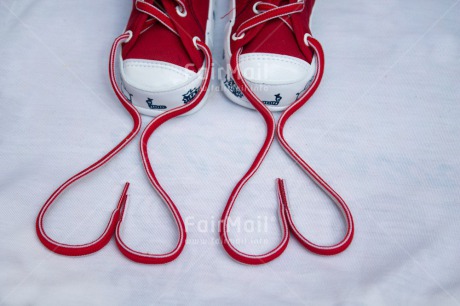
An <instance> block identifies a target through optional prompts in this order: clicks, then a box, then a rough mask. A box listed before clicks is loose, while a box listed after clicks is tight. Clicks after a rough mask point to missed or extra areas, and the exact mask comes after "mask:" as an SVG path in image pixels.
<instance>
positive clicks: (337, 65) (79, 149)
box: [0, 0, 460, 305]
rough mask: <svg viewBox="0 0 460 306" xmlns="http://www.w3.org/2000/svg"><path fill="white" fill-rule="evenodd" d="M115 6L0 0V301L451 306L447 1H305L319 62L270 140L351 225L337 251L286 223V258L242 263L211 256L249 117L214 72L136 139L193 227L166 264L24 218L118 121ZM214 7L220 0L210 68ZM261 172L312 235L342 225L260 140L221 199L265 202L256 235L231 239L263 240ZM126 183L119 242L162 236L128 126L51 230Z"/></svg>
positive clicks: (454, 158) (271, 198)
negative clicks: (315, 84)
mask: <svg viewBox="0 0 460 306" xmlns="http://www.w3.org/2000/svg"><path fill="white" fill-rule="evenodd" d="M130 8H131V1H130V0H118V1H114V0H98V1H89V0H87V1H55V0H42V1H32V0H16V1H15V0H0V42H1V43H0V58H1V60H0V116H1V117H0V131H1V132H0V199H1V207H2V213H1V214H0V221H1V222H0V271H1V272H0V299H1V303H2V304H4V305H30V304H36V305H64V304H65V305H82V304H84V305H96V304H98V305H100V304H106V305H130V304H152V305H154V304H185V303H188V304H193V305H197V304H216V303H219V304H233V303H237V302H238V303H240V304H252V305H253V304H261V305H270V304H280V303H289V304H295V305H299V304H306V305H460V265H459V254H460V239H459V236H460V227H459V225H458V218H459V217H460V208H459V204H460V203H459V198H460V197H459V196H460V192H459V182H460V177H459V170H460V162H459V159H458V156H459V153H460V144H459V136H460V132H459V125H460V123H459V118H460V106H459V102H460V87H459V86H458V82H459V81H460V60H459V54H460V23H459V22H458V16H460V5H459V1H458V0H457V1H454V0H442V1H441V0H439V1H428V0H426V1H415V0H411V1H406V0H389V1H381V2H377V1H366V0H352V1H320V0H318V1H317V5H316V8H315V11H314V15H313V22H312V29H313V33H314V35H315V36H316V37H317V38H318V39H319V40H320V41H321V42H322V43H323V46H324V49H325V53H326V61H327V62H326V73H325V76H324V79H323V82H322V85H321V86H320V89H319V90H318V92H317V93H316V95H315V96H314V97H313V98H312V99H311V101H310V102H309V103H308V104H307V105H306V106H305V107H304V108H303V109H301V110H300V111H299V112H298V114H296V115H295V116H294V117H293V118H292V120H291V121H290V122H289V123H288V125H287V128H286V137H287V139H288V140H289V141H290V142H291V143H292V144H293V146H294V147H295V148H296V149H297V150H298V152H299V153H300V154H301V156H303V157H304V158H305V159H306V160H307V161H308V162H310V164H311V165H312V166H313V167H314V168H315V169H316V170H317V171H318V172H319V173H320V174H321V175H322V176H323V177H324V178H325V179H326V181H328V182H329V183H330V184H331V185H332V186H333V187H334V188H335V189H336V190H337V191H338V192H339V193H340V194H341V195H342V196H343V198H344V199H345V200H346V201H347V202H348V204H349V206H350V208H351V210H352V212H353V214H354V218H355V224H356V235H355V239H354V242H353V244H352V245H351V246H350V248H349V249H348V250H347V251H346V252H344V253H342V254H340V255H337V256H333V257H321V256H317V255H314V254H312V253H310V252H308V251H306V250H305V249H303V248H302V247H301V246H300V244H299V243H297V241H295V240H294V239H291V242H290V244H289V246H288V248H287V250H286V252H285V253H284V254H283V255H282V257H280V258H279V259H278V260H275V261H274V262H272V263H270V264H267V265H264V266H256V267H254V266H246V265H241V264H239V263H236V262H235V261H233V260H231V259H230V257H229V256H228V255H227V254H226V253H225V252H224V250H223V249H222V247H221V246H220V245H219V244H218V234H217V232H216V230H215V227H216V225H217V220H218V219H219V217H220V214H221V212H222V209H223V207H224V204H225V202H226V200H227V197H228V196H229V194H230V192H231V189H232V188H233V186H234V185H235V183H236V182H237V180H238V179H239V178H240V177H241V176H242V174H243V173H244V172H245V171H246V169H247V168H248V167H249V165H250V163H251V161H252V160H253V158H254V157H255V154H256V152H257V150H258V148H259V146H260V145H261V143H262V140H263V137H264V133H265V127H264V123H263V121H262V119H261V118H260V116H259V115H258V114H257V113H256V112H254V111H250V110H247V109H244V108H242V107H239V106H237V105H235V104H232V103H230V102H229V101H227V99H226V98H225V97H224V96H223V94H222V93H221V92H219V91H218V90H217V89H216V88H215V92H214V93H213V94H212V96H211V97H210V100H209V102H208V104H207V105H206V106H205V107H204V108H203V109H202V110H201V111H200V112H198V113H196V114H195V115H193V116H189V117H184V118H179V119H176V120H174V121H171V122H169V123H167V124H165V125H164V127H162V128H161V129H160V130H159V131H158V132H157V133H156V134H154V136H153V137H152V139H151V142H150V146H149V147H150V152H151V158H152V160H153V163H154V168H155V170H156V171H157V174H158V177H159V178H160V181H161V182H162V183H163V185H164V187H165V188H166V190H167V191H168V192H169V193H170V195H171V197H172V198H173V199H174V200H175V201H176V203H177V205H178V207H179V209H180V211H181V212H182V214H183V216H184V218H188V220H189V222H188V226H187V227H188V238H189V239H191V240H190V242H189V243H188V245H187V246H186V248H185V250H184V252H183V253H182V255H181V256H180V257H179V258H178V259H177V260H176V261H174V262H173V263H170V264H167V265H161V266H146V265H141V264H136V263H134V262H131V261H129V260H128V259H126V258H125V257H123V256H122V255H121V253H120V252H119V251H118V249H117V248H116V246H115V243H114V241H113V240H112V241H111V242H110V243H109V244H108V245H107V247H105V248H104V249H103V250H101V251H100V252H98V253H96V254H93V255H90V256H85V257H80V258H69V257H64V256H60V255H56V254H54V253H51V252H50V251H48V250H47V249H46V248H45V247H43V246H42V245H41V244H40V243H39V241H38V239H37V237H36V234H35V229H34V224H35V218H36V215H37V213H38V211H39V209H40V207H41V206H42V204H43V203H44V201H45V200H46V199H47V197H48V196H49V195H50V194H51V192H52V191H53V190H54V189H55V188H56V187H57V186H58V185H60V184H61V183H62V182H63V181H64V180H65V179H67V178H69V177H70V176H71V175H73V174H74V173H76V172H77V171H79V170H81V169H82V168H84V167H86V166H87V165H89V164H90V163H92V162H94V161H95V160H97V159H98V158H99V157H100V156H102V155H103V154H105V153H106V152H107V151H108V150H109V149H110V148H112V147H113V145H114V144H116V143H117V142H118V141H120V140H121V139H122V138H124V136H125V134H126V133H127V132H128V131H129V130H130V126H131V122H130V119H129V118H130V117H129V116H128V115H127V114H126V112H125V111H124V109H123V108H122V107H121V106H120V104H119V102H118V101H117V99H116V97H115V95H114V94H113V92H112V89H111V87H110V84H109V80H108V74H107V61H108V52H109V49H110V46H111V44H112V41H113V39H114V38H115V37H116V36H117V35H119V34H120V33H121V32H122V31H123V29H124V27H125V23H126V21H127V18H128V15H129V13H130ZM226 8H227V5H226V3H225V1H222V0H219V1H218V7H217V14H216V15H217V17H218V24H217V26H216V34H215V46H214V55H215V61H216V65H217V66H219V65H221V64H222V63H221V61H222V60H221V54H222V51H221V50H222V43H223V31H222V30H223V26H224V23H225V20H221V19H220V18H219V17H220V16H223V15H224V14H225V13H226ZM214 86H217V81H216V80H215V81H214ZM143 119H144V124H145V123H146V122H148V121H149V119H150V118H148V117H144V118H143ZM276 177H283V178H285V179H286V180H287V185H288V186H287V187H288V189H289V196H290V204H291V206H292V207H293V210H294V211H295V220H296V222H297V224H298V225H299V227H300V228H301V229H302V231H303V232H304V233H305V234H306V235H307V236H308V237H311V239H312V240H313V241H315V242H318V243H333V242H336V241H338V240H339V239H340V238H341V235H342V233H343V231H344V224H343V220H342V219H341V218H340V214H339V212H338V210H337V209H335V208H334V206H333V205H332V203H331V202H329V200H328V199H327V198H326V197H325V196H324V195H323V194H322V193H321V192H320V190H319V189H318V188H317V187H315V186H314V185H313V184H312V183H311V182H310V181H309V180H308V179H307V178H306V177H305V176H304V174H303V173H302V172H301V170H300V169H299V168H298V167H297V166H296V165H295V164H294V163H293V162H292V161H291V160H290V159H289V158H288V157H287V156H286V155H285V154H284V152H283V151H282V150H281V149H280V147H279V146H278V145H277V144H275V145H274V146H273V147H272V150H271V152H270V154H269V155H268V157H267V159H266V161H265V163H264V164H263V167H262V168H261V169H260V171H259V172H258V174H257V175H256V176H255V178H254V179H253V180H252V181H251V182H250V184H248V185H247V187H246V188H245V189H244V190H243V192H242V194H241V196H240V198H239V200H238V202H237V207H236V209H235V211H234V216H240V217H241V218H242V220H243V221H244V220H246V221H247V220H249V221H251V220H252V221H254V220H255V221H257V220H258V218H259V219H262V220H263V219H264V218H265V217H267V218H268V222H267V226H268V232H265V231H263V232H261V233H257V232H254V233H236V232H235V231H233V232H232V237H233V238H241V239H242V238H244V237H246V238H247V239H248V241H246V243H242V244H240V245H239V246H240V247H241V249H242V250H245V251H248V252H254V253H261V252H264V251H267V250H269V249H270V248H271V247H273V246H274V245H276V244H277V243H278V240H279V238H280V232H279V228H278V224H277V221H276V220H275V219H273V217H274V216H275V214H276V208H277V203H276V196H275V189H274V188H275V183H274V180H275V178H276ZM125 181H130V182H131V184H132V186H131V189H130V199H129V203H128V213H127V217H126V223H125V227H124V233H123V235H124V237H125V239H126V241H127V243H128V244H129V245H130V246H133V247H135V248H137V249H139V250H144V251H151V252H161V251H167V250H169V249H170V248H171V247H173V245H174V244H175V239H176V238H177V233H176V229H175V227H174V223H173V222H172V220H171V219H170V217H169V213H168V211H167V209H166V208H165V207H164V205H163V204H162V203H161V202H159V199H158V197H157V196H156V194H155V193H154V191H153V190H152V189H151V187H150V186H149V185H148V183H147V181H146V176H145V174H144V171H143V169H142V166H141V160H140V155H139V150H138V138H137V139H136V140H135V141H134V142H133V143H132V144H131V145H130V146H129V147H128V148H127V149H126V150H124V151H123V152H122V153H121V154H119V155H118V156H117V157H116V158H115V159H114V160H113V161H112V162H111V163H110V164H109V165H107V166H105V167H104V168H102V169H101V170H100V171H98V172H97V173H95V174H94V175H91V176H90V177H88V178H87V179H85V180H83V181H81V182H80V183H78V184H77V185H75V186H74V187H73V188H71V189H70V190H69V191H68V192H66V193H65V194H64V195H63V196H62V197H61V198H60V199H59V200H58V201H57V202H56V206H54V207H53V209H52V210H51V211H50V213H49V215H48V216H47V218H46V222H45V224H46V227H47V229H48V231H49V234H50V235H51V236H52V237H53V238H55V239H58V240H60V241H66V242H70V243H83V242H87V241H90V240H91V239H94V238H96V237H98V236H99V234H100V232H101V231H102V229H103V228H104V227H105V223H106V222H107V219H108V217H109V214H110V212H111V211H112V209H113V208H114V207H115V205H116V201H117V199H118V197H119V194H120V192H121V190H122V187H123V184H124V182H125ZM206 224H208V225H209V227H208V229H206V228H204V227H205V225H206ZM210 225H212V226H210ZM256 238H261V239H266V241H265V242H264V243H262V244H257V243H255V242H254V241H252V242H251V240H250V239H256Z"/></svg>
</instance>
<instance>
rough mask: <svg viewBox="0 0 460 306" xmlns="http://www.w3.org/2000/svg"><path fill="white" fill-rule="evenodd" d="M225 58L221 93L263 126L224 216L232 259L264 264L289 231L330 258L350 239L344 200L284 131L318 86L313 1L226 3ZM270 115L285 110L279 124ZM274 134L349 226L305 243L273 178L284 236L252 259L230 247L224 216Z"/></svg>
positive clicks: (223, 232)
mask: <svg viewBox="0 0 460 306" xmlns="http://www.w3.org/2000/svg"><path fill="white" fill-rule="evenodd" d="M229 2H230V6H231V7H230V14H229V15H230V21H229V23H228V25H227V32H226V40H225V46H224V48H225V50H224V57H225V61H226V63H227V74H226V76H225V77H224V79H223V80H221V81H222V90H223V91H224V93H225V94H226V96H227V97H228V98H229V99H230V100H231V101H233V102H235V103H237V104H239V105H242V106H245V107H249V108H255V109H256V110H257V111H258V112H260V113H261V115H262V116H263V118H264V120H265V122H266V125H267V135H266V138H265V142H264V144H263V146H262V148H261V149H260V151H259V154H258V155H257V157H256V159H255V161H254V162H253V164H252V166H251V168H250V169H249V170H248V172H247V173H246V174H245V175H244V177H243V178H242V179H241V180H240V181H239V183H238V184H237V185H236V186H235V188H234V190H233V192H232V194H231V196H230V198H229V200H228V202H227V205H226V207H225V210H224V212H223V214H222V218H221V225H220V237H221V240H222V243H223V246H224V248H225V250H226V251H227V252H228V253H229V254H230V256H232V257H233V258H234V259H236V260H238V261H240V262H243V263H247V264H262V263H267V262H269V261H271V260H273V259H275V258H277V257H278V256H280V255H281V254H282V252H283V251H284V250H285V248H286V247H287V244H288V242H289V231H290V232H292V234H293V235H294V236H295V237H296V238H297V239H298V240H299V241H300V242H301V243H302V244H303V245H304V246H305V247H306V248H307V249H309V250H310V251H312V252H314V253H317V254H321V255H333V254H337V253H340V252H342V251H343V250H345V249H346V248H347V247H348V246H349V244H350V243H351V241H352V239H353V231H354V226H353V219H352V216H351V213H350V210H349V209H348V206H347V205H346V203H345V202H344V200H343V199H342V198H341V197H340V196H339V195H338V194H337V193H336V192H335V191H334V190H333V189H332V188H331V187H330V186H329V185H328V184H327V183H326V182H325V181H324V180H323V179H322V178H321V177H319V175H318V174H317V173H316V172H315V171H314V170H313V169H312V168H311V167H310V166H309V165H308V164H307V163H306V162H305V161H304V160H303V159H302V158H301V157H300V156H299V155H298V154H297V153H296V152H295V151H294V150H293V149H292V148H291V147H290V146H289V144H288V143H287V142H286V140H285V138H284V135H283V128H284V125H285V123H286V121H287V120H288V119H289V117H290V116H291V115H292V114H293V113H294V112H295V111H296V110H298V109H299V108H300V107H301V106H302V105H304V104H305V103H306V102H307V101H308V99H309V98H310V97H311V96H312V95H313V93H314V92H315V91H316V89H317V88H318V85H319V83H320V81H321V78H322V75H323V71H324V54H323V50H322V47H321V45H320V43H319V42H318V41H317V40H316V39H314V38H313V37H312V36H311V31H310V26H309V23H310V16H311V13H312V9H313V5H314V0H269V1H257V0H230V1H229ZM270 111H284V112H283V113H282V114H281V116H280V119H279V121H278V124H276V122H275V119H274V117H273V115H272V114H271V112H270ZM275 133H276V135H277V137H278V140H279V142H280V144H281V145H282V147H283V148H284V149H285V151H286V152H287V153H288V155H289V156H291V157H292V158H293V159H294V160H295V161H296V162H297V163H298V164H299V166H300V167H301V168H302V169H303V170H304V171H305V172H306V173H307V174H308V175H309V176H310V177H311V179H312V180H313V181H314V182H315V183H316V184H318V186H320V187H321V188H322V189H323V190H324V192H325V193H326V194H327V195H328V196H329V197H330V198H331V199H332V200H333V202H334V203H335V204H336V205H337V206H338V207H339V208H340V209H341V211H342V212H343V215H344V218H345V220H346V223H347V231H346V234H345V237H344V238H343V240H342V241H341V242H340V243H338V244H336V245H332V246H320V245H317V244H314V243H312V242H310V241H309V240H308V239H306V238H305V237H304V236H303V235H302V234H301V233H300V231H299V230H298V229H297V228H296V226H295V224H294V222H293V219H292V216H291V213H290V211H289V207H288V202H287V197H286V193H285V188H284V181H283V180H281V179H278V180H277V186H278V199H279V205H280V208H279V213H280V219H281V224H282V231H283V237H282V239H281V242H280V243H279V245H278V246H277V247H276V248H275V249H273V250H271V251H270V252H268V253H266V254H262V255H250V254H245V253H243V252H241V251H239V250H238V249H237V248H236V247H235V246H233V245H232V243H231V241H230V239H229V236H228V232H227V226H228V224H227V223H228V218H229V216H230V213H231V210H232V208H233V205H234V203H235V200H236V198H237V197H238V194H239V192H240V190H241V189H242V188H243V186H244V184H245V183H246V182H247V181H248V180H249V179H250V178H251V176H252V175H253V174H254V173H255V172H256V171H257V169H258V168H259V166H260V164H261V163H262V161H263V159H264V157H265V155H266V154H267V152H268V150H269V148H270V145H271V143H272V142H273V139H274V138H275Z"/></svg>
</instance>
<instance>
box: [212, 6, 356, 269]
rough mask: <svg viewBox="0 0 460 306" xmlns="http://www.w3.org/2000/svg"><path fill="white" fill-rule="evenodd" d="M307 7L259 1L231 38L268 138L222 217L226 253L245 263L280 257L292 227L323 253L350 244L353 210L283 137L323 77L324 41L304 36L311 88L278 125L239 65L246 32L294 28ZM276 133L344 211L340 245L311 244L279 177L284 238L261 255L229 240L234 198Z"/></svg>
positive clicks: (243, 85) (234, 63)
mask: <svg viewBox="0 0 460 306" xmlns="http://www.w3.org/2000/svg"><path fill="white" fill-rule="evenodd" d="M304 8H305V4H304V3H303V1H297V2H295V3H289V4H286V5H280V6H277V5H274V4H272V3H265V2H262V1H259V2H257V3H255V4H254V11H256V12H258V14H257V15H256V16H254V17H253V18H250V19H249V20H246V21H244V22H243V23H242V24H241V25H240V26H239V27H238V28H237V29H236V31H235V32H234V33H233V35H232V40H233V43H234V46H233V48H232V49H234V50H236V52H233V54H232V57H231V59H230V66H231V68H232V75H233V78H234V80H235V82H236V84H237V85H238V87H239V88H240V89H241V91H242V92H243V94H244V95H245V97H246V98H247V99H248V100H249V102H250V103H251V104H252V106H253V107H254V108H255V109H256V110H257V111H258V112H259V113H260V114H261V115H262V117H263V119H264V120H265V123H266V126H267V135H266V137H265V141H264V143H263V145H262V147H261V149H260V151H259V153H258V154H257V156H256V158H255V160H254V162H253V163H252V165H251V167H250V168H249V170H248V171H247V172H246V174H245V175H244V176H243V177H242V178H241V180H240V181H239V182H238V183H237V184H236V186H235V187H234V189H233V191H232V193H231V195H230V197H229V199H228V202H227V205H226V206H225V209H224V212H223V214H222V217H221V222H220V238H221V240H222V243H223V246H224V248H225V250H226V251H227V253H228V254H229V255H230V256H231V257H232V258H234V259H236V260H238V261H240V262H242V263H245V264H253V265H257V264H263V263H267V262H270V261H272V260H274V259H275V258H277V257H279V256H280V255H281V254H282V253H283V252H284V250H285V249H286V247H287V245H288V242H289V230H290V231H291V232H292V233H293V235H294V236H295V237H296V238H297V239H298V241H299V242H300V243H301V244H302V245H303V246H304V247H305V248H307V249H308V250H310V251H312V252H314V253H316V254H320V255H334V254H337V253H340V252H342V251H344V250H345V249H346V248H347V247H348V246H349V245H350V243H351V241H352V239H353V233H354V224H353V218H352V215H351V212H350V210H349V208H348V206H347V204H346V203H345V201H344V200H343V199H342V198H341V197H340V195H339V194H337V192H335V191H334V190H333V189H332V188H331V187H330V186H329V185H328V184H327V183H326V182H325V181H324V180H323V179H322V178H321V177H320V176H319V175H318V174H317V173H316V172H315V171H314V170H313V169H312V168H311V167H310V166H309V165H308V164H307V163H306V162H305V161H304V160H303V159H302V158H301V157H300V156H299V155H298V154H297V153H296V152H295V151H294V149H292V147H291V146H290V145H289V144H288V142H287V141H286V139H285V138H284V126H285V124H286V122H287V120H288V119H289V118H290V117H291V116H292V115H293V114H294V113H295V112H296V111H297V110H298V109H299V108H301V107H302V106H303V105H304V104H305V103H306V102H307V101H308V100H309V99H310V97H311V96H312V95H313V94H314V92H315V91H316V89H317V88H318V86H319V84H320V82H321V79H322V77H323V73H324V53H323V49H322V47H321V44H320V43H319V42H318V41H317V40H316V39H314V38H313V37H311V35H310V34H309V33H306V34H305V35H304V43H305V45H306V46H308V47H310V48H312V49H313V51H314V54H315V57H314V60H316V74H315V76H314V78H313V80H312V82H311V83H310V85H309V87H308V88H307V89H306V90H305V91H304V92H303V93H302V94H301V95H300V96H299V98H298V99H297V100H296V101H294V102H293V103H292V104H291V105H290V106H289V107H288V108H287V109H286V110H285V111H284V112H283V113H282V115H281V117H280V119H279V121H278V124H276V122H275V119H274V117H273V115H272V113H271V112H270V110H269V109H268V108H267V107H266V106H265V104H264V103H263V102H262V101H261V100H260V99H259V98H258V97H257V96H256V95H255V94H254V92H253V91H252V90H251V88H250V87H249V85H248V84H247V82H246V80H245V79H244V77H243V76H242V75H241V71H240V67H239V57H240V55H241V53H242V50H243V47H244V45H245V44H246V43H247V41H246V42H244V41H243V40H244V37H245V36H246V33H247V32H248V31H250V30H251V29H253V28H255V27H256V26H258V25H261V24H263V23H265V22H267V21H270V20H274V19H277V18H279V19H280V20H281V21H282V22H284V23H285V24H287V25H288V26H289V28H290V29H291V30H292V31H294V25H293V24H292V20H291V16H292V15H293V14H296V13H299V12H302V11H303V9H304ZM275 133H276V136H277V137H278V141H279V143H280V144H281V145H282V147H283V148H284V150H285V151H286V152H287V154H288V155H289V156H290V157H291V158H292V159H293V160H294V161H295V162H296V163H297V164H298V165H299V166H300V167H301V168H302V169H303V170H304V171H305V172H306V174H307V175H308V176H309V177H310V178H311V179H312V180H313V181H314V182H315V183H316V184H317V185H318V186H319V187H321V189H322V190H323V191H324V192H325V193H326V194H327V195H328V196H329V197H330V198H331V199H332V200H333V202H334V203H335V205H337V207H338V208H339V209H340V210H341V212H342V214H343V216H344V219H345V221H346V225H347V230H346V234H345V236H344V238H343V239H342V241H340V242H339V243H337V244H334V245H331V246H321V245H318V244H315V243H312V242H311V241H309V240H308V239H307V238H305V236H304V235H302V234H301V233H300V231H299V230H298V229H297V227H296V226H295V224H294V221H293V218H292V215H291V211H290V210H289V206H288V202H287V197H286V191H285V187H284V181H283V180H282V179H277V186H278V188H277V189H278V199H279V214H280V221H281V227H282V239H281V241H280V243H279V244H278V245H277V246H276V247H275V248H274V249H273V250H271V251H269V252H267V253H265V254H261V255H250V254H247V253H244V252H242V251H240V250H238V249H237V248H236V247H235V246H234V245H233V244H232V243H231V241H230V238H229V235H228V229H227V227H228V219H229V217H230V213H231V211H232V208H233V206H234V205H235V201H236V199H237V197H238V194H239V193H240V191H241V189H242V188H243V187H244V185H245V184H246V183H247V182H248V181H249V179H250V178H251V177H252V176H253V175H254V174H255V173H256V171H257V169H258V168H259V167H260V165H261V164H262V162H263V160H264V158H265V156H266V155H267V153H268V151H269V149H270V146H271V144H272V142H273V140H274V138H275Z"/></svg>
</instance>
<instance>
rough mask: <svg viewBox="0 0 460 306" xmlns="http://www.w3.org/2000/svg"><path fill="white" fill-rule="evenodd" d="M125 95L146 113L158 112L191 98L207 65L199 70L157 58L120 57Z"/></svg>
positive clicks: (188, 100) (154, 113) (154, 114)
mask: <svg viewBox="0 0 460 306" xmlns="http://www.w3.org/2000/svg"><path fill="white" fill-rule="evenodd" d="M120 62H121V63H122V64H121V67H120V70H121V78H122V82H123V84H122V89H123V93H124V94H125V96H126V97H127V98H128V99H129V100H130V101H131V103H133V105H134V106H136V108H137V109H138V110H139V112H141V113H142V114H145V115H151V116H156V115H158V114H160V113H162V112H164V111H167V110H169V109H171V108H175V107H177V106H181V105H183V104H185V103H188V102H190V101H191V100H192V99H193V98H194V97H195V95H196V94H197V93H198V90H199V88H200V86H201V82H202V80H203V76H204V68H202V69H200V70H199V71H198V72H197V73H195V72H193V71H191V70H189V69H187V68H184V67H180V66H177V65H174V64H171V63H166V62H162V61H154V60H141V59H127V60H124V61H120Z"/></svg>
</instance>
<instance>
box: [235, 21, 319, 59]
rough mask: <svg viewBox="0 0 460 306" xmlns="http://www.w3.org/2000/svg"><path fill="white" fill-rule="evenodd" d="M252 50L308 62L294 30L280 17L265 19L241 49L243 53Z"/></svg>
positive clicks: (252, 51)
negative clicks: (262, 25)
mask: <svg viewBox="0 0 460 306" xmlns="http://www.w3.org/2000/svg"><path fill="white" fill-rule="evenodd" d="M254 52H259V53H274V54H280V55H288V56H292V57H296V58H299V59H301V60H304V61H307V62H308V59H307V58H306V57H305V55H304V54H303V53H302V51H301V49H300V47H299V45H298V43H297V40H296V37H295V34H294V32H293V31H292V30H291V29H290V28H289V27H288V26H287V25H286V24H285V23H284V22H282V21H281V20H280V19H273V20H270V21H267V22H266V23H265V25H264V27H263V28H262V29H261V30H260V32H258V33H257V35H256V36H255V37H254V38H253V39H252V40H251V41H250V42H249V43H248V44H247V45H246V46H245V47H244V49H243V54H247V53H254ZM310 58H311V57H310Z"/></svg>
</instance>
